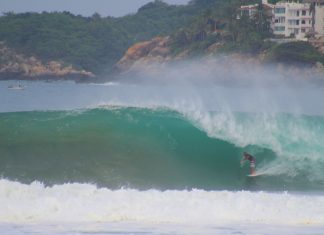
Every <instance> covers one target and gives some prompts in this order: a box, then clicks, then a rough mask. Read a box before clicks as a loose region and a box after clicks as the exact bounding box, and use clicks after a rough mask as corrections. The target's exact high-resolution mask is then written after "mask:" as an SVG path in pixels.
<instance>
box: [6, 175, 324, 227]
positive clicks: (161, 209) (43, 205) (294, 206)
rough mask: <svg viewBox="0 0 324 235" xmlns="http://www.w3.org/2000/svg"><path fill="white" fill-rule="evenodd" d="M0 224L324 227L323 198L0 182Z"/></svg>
mask: <svg viewBox="0 0 324 235" xmlns="http://www.w3.org/2000/svg"><path fill="white" fill-rule="evenodd" d="M0 205H1V210H0V222H1V223H4V222H5V223H61V222H64V223H66V222H69V223H79V222H89V223H92V222H115V221H119V222H121V221H124V222H125V221H126V222H132V221H133V222H134V221H136V222H141V223H172V224H197V225H199V224H200V225H201V224H206V225H222V224H225V223H240V224H244V223H253V224H259V223H260V224H281V225H298V224H312V225H323V226H324V209H323V205H324V196H323V195H293V194H289V193H266V192H245V191H242V192H230V191H203V190H192V191H176V190H174V191H164V192H161V191H158V190H148V191H138V190H131V189H120V190H115V191H113V190H109V189H106V188H101V189H98V188H96V187H95V186H94V185H90V184H64V185H56V186H53V187H44V185H42V184H41V183H38V182H34V183H32V184H31V185H25V184H21V183H17V182H12V181H8V180H0Z"/></svg>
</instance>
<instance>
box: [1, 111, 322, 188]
mask: <svg viewBox="0 0 324 235" xmlns="http://www.w3.org/2000/svg"><path fill="white" fill-rule="evenodd" d="M186 115H187V114H186ZM186 115H184V114H181V113H179V112H176V111H172V110H169V109H147V108H127V107H107V108H101V109H90V110H75V111H42V112H39V111H34V112H16V113H2V114H0V123H1V124H0V133H1V137H0V172H1V175H2V177H4V178H7V179H10V180H18V181H20V182H23V183H31V182H33V181H40V182H43V183H45V184H46V185H54V184H62V183H66V182H77V183H95V184H97V185H99V186H102V187H108V188H112V189H118V188H121V187H130V188H135V189H150V188H155V189H163V190H165V189H191V188H199V189H207V190H217V189H228V190H242V189H251V190H302V191H303V190H322V189H323V187H324V186H323V182H324V173H323V171H322V170H323V166H324V165H323V164H324V159H323V157H322V156H323V151H324V147H323V145H322V144H321V140H323V139H324V118H322V117H314V116H293V115H289V114H277V115H275V116H273V115H270V116H264V115H263V116H261V117H260V116H258V115H257V114H254V113H232V114H231V115H230V116H226V115H225V114H224V113H215V112H214V113H207V114H204V115H206V116H207V117H208V120H207V121H206V118H207V117H204V119H203V120H200V119H199V120H198V119H197V120H189V119H188V118H189V117H186ZM224 115H225V117H226V118H227V120H226V123H227V124H225V123H224V121H223V119H224ZM191 118H192V119H194V117H191ZM200 121H201V122H200ZM215 122H218V123H217V125H215ZM229 123H231V124H229ZM226 125H230V126H226ZM204 128H205V129H206V131H205V130H204ZM207 128H209V129H207ZM231 128H232V129H233V130H229V129H231ZM233 131H235V134H233ZM206 132H207V133H206ZM240 132H241V133H240ZM293 134H294V136H292V135H293ZM243 151H249V152H251V153H253V154H254V155H255V157H256V159H257V168H258V171H259V172H262V173H264V175H263V176H260V177H259V178H258V179H249V178H246V177H245V175H246V174H248V164H246V166H245V167H243V168H241V166H240V159H241V155H242V152H243Z"/></svg>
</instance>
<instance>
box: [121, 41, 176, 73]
mask: <svg viewBox="0 0 324 235" xmlns="http://www.w3.org/2000/svg"><path fill="white" fill-rule="evenodd" d="M171 59H172V56H171V49H170V37H156V38H153V39H152V40H150V41H145V42H140V43H137V44H135V45H133V46H132V47H130V48H129V49H128V50H127V52H126V53H125V55H124V56H123V58H122V59H121V60H120V61H119V62H118V63H117V64H116V65H115V71H117V72H124V71H128V70H133V69H136V68H137V66H139V67H141V68H142V67H145V65H147V64H152V63H165V62H167V61H170V60H171Z"/></svg>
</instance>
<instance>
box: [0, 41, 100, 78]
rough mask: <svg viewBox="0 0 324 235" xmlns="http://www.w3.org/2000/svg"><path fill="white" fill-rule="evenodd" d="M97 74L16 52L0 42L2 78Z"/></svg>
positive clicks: (88, 75)
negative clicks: (45, 61)
mask: <svg viewBox="0 0 324 235" xmlns="http://www.w3.org/2000/svg"><path fill="white" fill-rule="evenodd" d="M93 77H95V75H94V74H93V73H91V72H87V71H85V70H77V69H75V68H73V67H72V66H71V65H69V66H65V65H63V64H62V63H61V62H58V61H49V62H47V63H44V62H42V61H40V60H39V59H37V58H36V57H34V56H31V57H27V56H24V55H22V54H18V53H16V52H15V51H14V50H13V49H11V48H8V47H7V46H6V45H5V44H4V43H3V42H0V79H2V80H7V79H15V78H16V79H31V80H36V79H73V80H80V79H88V78H93Z"/></svg>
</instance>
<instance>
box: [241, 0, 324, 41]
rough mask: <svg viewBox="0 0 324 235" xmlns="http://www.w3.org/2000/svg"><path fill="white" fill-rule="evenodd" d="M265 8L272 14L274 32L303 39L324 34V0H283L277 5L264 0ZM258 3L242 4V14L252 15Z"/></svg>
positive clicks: (278, 34)
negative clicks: (295, 0) (301, 0)
mask: <svg viewBox="0 0 324 235" xmlns="http://www.w3.org/2000/svg"><path fill="white" fill-rule="evenodd" d="M262 5H263V8H264V9H266V12H267V14H268V15H271V18H272V20H271V28H272V30H273V34H274V35H277V36H282V37H294V38H296V39H300V40H303V39H305V38H306V37H307V36H308V35H315V36H324V0H304V1H303V2H302V3H301V2H299V1H297V2H293V1H291V0H290V1H289V0H288V1H281V2H278V3H276V4H275V5H273V4H269V3H268V1H267V0H262ZM257 8H258V4H254V5H247V6H241V8H240V11H241V14H242V15H243V14H245V15H248V16H250V17H252V16H253V15H254V14H255V13H256V12H257Z"/></svg>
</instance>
